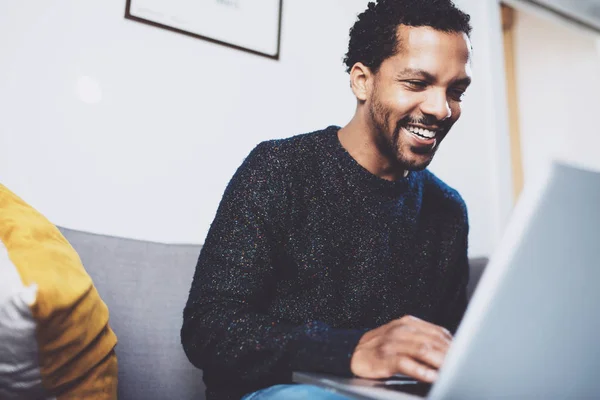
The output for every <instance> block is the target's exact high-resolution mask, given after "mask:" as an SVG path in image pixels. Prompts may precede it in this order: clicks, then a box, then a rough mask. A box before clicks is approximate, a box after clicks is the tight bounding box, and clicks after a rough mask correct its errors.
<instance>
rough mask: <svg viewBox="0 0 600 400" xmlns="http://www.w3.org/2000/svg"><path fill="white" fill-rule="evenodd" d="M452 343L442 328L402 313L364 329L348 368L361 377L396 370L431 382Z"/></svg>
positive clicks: (384, 376)
mask: <svg viewBox="0 0 600 400" xmlns="http://www.w3.org/2000/svg"><path fill="white" fill-rule="evenodd" d="M451 343H452V335H451V334H450V332H448V330H446V329H445V328H442V327H441V326H437V325H434V324H431V323H429V322H426V321H423V320H421V319H419V318H416V317H412V316H405V317H402V318H400V319H397V320H394V321H392V322H390V323H388V324H385V325H383V326H380V327H379V328H376V329H373V330H371V331H369V332H367V333H365V334H364V335H363V336H362V338H361V339H360V341H359V342H358V345H357V346H356V348H355V349H354V354H353V355H352V360H351V361H350V369H351V370H352V373H353V374H354V375H356V376H359V377H362V378H371V379H377V378H387V377H390V376H392V375H394V374H398V373H399V374H404V375H408V376H410V377H412V378H415V379H417V380H420V381H423V382H429V383H433V382H434V381H435V380H436V379H437V375H438V373H437V371H438V369H439V368H440V367H441V366H442V363H443V362H444V359H445V357H446V353H447V352H448V348H449V347H450V344H451Z"/></svg>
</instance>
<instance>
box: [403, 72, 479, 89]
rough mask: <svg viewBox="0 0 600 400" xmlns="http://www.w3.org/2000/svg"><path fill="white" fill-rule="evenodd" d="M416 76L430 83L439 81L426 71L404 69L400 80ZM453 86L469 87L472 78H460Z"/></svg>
mask: <svg viewBox="0 0 600 400" xmlns="http://www.w3.org/2000/svg"><path fill="white" fill-rule="evenodd" d="M414 76H420V77H421V78H423V79H425V80H427V81H430V82H435V81H437V78H436V77H435V76H433V75H432V74H430V73H429V72H427V71H424V70H422V69H416V68H404V69H403V70H402V71H400V73H399V74H398V78H399V79H406V78H410V77H414ZM452 84H453V85H457V86H459V85H463V86H469V85H470V84H471V78H469V77H468V76H467V77H465V78H460V79H457V80H455V81H453V82H452Z"/></svg>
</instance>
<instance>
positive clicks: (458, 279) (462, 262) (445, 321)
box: [440, 198, 469, 334]
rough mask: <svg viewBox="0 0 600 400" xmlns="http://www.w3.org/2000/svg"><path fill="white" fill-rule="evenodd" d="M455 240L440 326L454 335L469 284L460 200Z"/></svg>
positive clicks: (466, 225) (465, 227)
mask: <svg viewBox="0 0 600 400" xmlns="http://www.w3.org/2000/svg"><path fill="white" fill-rule="evenodd" d="M456 221H457V222H456V223H457V225H456V232H457V234H456V239H455V241H454V248H453V257H452V259H451V262H450V264H449V267H450V268H451V270H450V273H449V277H450V279H448V285H447V286H446V292H445V294H444V296H443V301H442V311H441V318H440V319H441V321H442V322H441V325H442V326H444V327H445V328H447V329H448V330H449V331H450V332H452V333H453V334H454V333H456V330H457V329H458V325H459V324H460V322H461V320H462V318H463V316H464V313H465V311H466V309H467V303H468V300H467V285H468V283H469V257H468V236H469V222H468V216H467V208H466V205H465V203H464V201H463V200H462V198H461V199H460V214H459V217H458V218H457V220H456Z"/></svg>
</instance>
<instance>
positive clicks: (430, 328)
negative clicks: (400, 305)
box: [399, 315, 452, 342]
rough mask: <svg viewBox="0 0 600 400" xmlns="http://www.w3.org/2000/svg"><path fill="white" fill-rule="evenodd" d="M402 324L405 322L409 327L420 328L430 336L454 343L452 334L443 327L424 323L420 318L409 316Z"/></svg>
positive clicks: (402, 319) (401, 320)
mask: <svg viewBox="0 0 600 400" xmlns="http://www.w3.org/2000/svg"><path fill="white" fill-rule="evenodd" d="M399 321H400V322H405V323H406V324H408V325H411V326H414V327H416V328H419V329H420V330H422V331H425V332H427V333H429V334H430V335H434V336H439V337H440V338H443V340H445V341H449V342H452V334H451V333H450V331H448V329H446V328H444V327H443V326H439V325H435V324H432V323H431V322H427V321H424V320H422V319H420V318H417V317H413V316H412V315H407V316H405V317H402V318H401V319H400V320H399Z"/></svg>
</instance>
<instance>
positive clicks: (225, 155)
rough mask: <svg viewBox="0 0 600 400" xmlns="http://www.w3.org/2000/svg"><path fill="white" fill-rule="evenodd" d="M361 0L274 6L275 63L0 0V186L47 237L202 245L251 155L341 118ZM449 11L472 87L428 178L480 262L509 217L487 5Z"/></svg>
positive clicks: (499, 87)
mask: <svg viewBox="0 0 600 400" xmlns="http://www.w3.org/2000/svg"><path fill="white" fill-rule="evenodd" d="M366 3H367V1H366V0H286V1H284V15H283V31H282V45H281V59H280V61H278V62H276V61H272V60H269V59H265V58H262V57H257V56H254V55H250V54H246V53H243V52H240V51H236V50H233V49H230V48H226V47H222V46H218V45H214V44H211V43H208V42H206V41H202V40H197V39H193V38H189V37H186V36H183V35H179V34H175V33H172V32H168V31H165V30H160V29H157V28H154V27H150V26H147V25H143V24H139V23H136V22H133V21H129V20H125V19H124V18H123V14H124V4H125V1H124V0H102V1H100V0H95V1H85V2H83V1H79V0H30V1H26V2H25V1H16V0H13V1H2V2H0V49H1V50H2V56H1V59H0V60H1V61H0V110H2V111H1V113H2V117H1V118H0V181H1V182H3V183H4V184H5V185H7V186H9V187H10V188H11V189H12V190H14V191H15V192H17V193H18V194H19V195H20V196H22V197H23V198H25V200H27V201H29V202H30V203H32V204H33V205H34V206H35V207H37V208H38V209H39V210H40V211H42V212H43V213H44V214H46V215H47V216H48V217H49V218H50V219H51V220H52V221H54V222H55V223H57V224H60V225H63V226H67V227H71V228H76V229H84V230H88V231H93V232H99V233H107V234H116V235H121V236H127V237H135V238H142V239H150V240H157V241H166V242H193V243H198V242H202V241H203V239H204V237H205V235H206V232H207V230H208V228H209V225H210V222H211V221H212V218H213V217H214V213H215V211H216V208H217V205H218V202H219V200H220V198H221V195H222V192H223V189H224V188H225V185H226V184H227V182H228V180H229V178H230V177H231V175H232V174H233V173H234V171H235V169H236V168H237V166H238V165H239V164H240V162H241V161H242V160H243V158H244V157H245V156H246V155H247V153H248V152H249V151H250V150H251V149H252V147H253V146H254V145H255V144H257V143H258V142H259V141H261V140H265V139H269V138H278V137H288V136H291V135H294V134H297V133H303V132H307V131H311V130H316V129H321V128H323V127H325V126H327V125H330V124H338V125H344V124H345V123H346V122H347V121H348V120H349V119H350V118H351V116H352V114H353V111H354V106H355V100H354V98H353V95H352V93H351V91H350V89H349V87H348V76H347V74H345V72H344V67H343V65H342V63H341V60H342V58H343V55H344V53H345V50H346V47H347V35H348V30H349V28H350V26H351V25H352V23H353V21H354V19H355V16H356V14H357V13H358V12H360V11H362V10H363V8H364V7H365V5H366ZM458 3H459V4H463V5H464V6H465V8H466V9H467V11H469V12H471V13H472V15H473V18H474V25H475V34H474V40H473V41H474V46H475V59H474V70H475V84H474V86H473V88H472V90H471V93H470V94H469V95H468V99H467V100H466V101H465V111H464V113H463V119H462V121H461V122H459V125H457V127H456V128H455V129H454V132H453V133H452V135H451V136H449V137H448V139H447V140H446V141H445V142H444V146H443V147H444V148H443V149H442V150H440V152H439V153H438V156H437V160H436V161H435V162H434V164H433V165H432V169H433V170H434V172H436V173H438V175H440V176H441V177H442V178H443V179H445V180H446V181H447V182H448V183H449V184H451V185H452V186H454V187H456V188H457V189H459V190H460V191H461V193H462V194H463V196H464V197H465V199H466V201H467V205H468V207H469V210H470V218H471V254H472V255H480V254H489V252H490V251H491V249H492V248H493V245H494V243H495V241H496V240H497V237H498V235H499V232H501V229H502V227H503V223H504V220H505V218H506V216H507V214H508V212H509V210H510V200H507V199H506V196H505V194H506V192H507V188H509V187H510V183H509V182H508V181H507V177H508V176H509V175H508V173H507V170H506V165H507V164H506V163H507V160H508V155H507V153H506V143H505V136H506V135H505V132H506V126H505V125H506V124H505V111H504V106H503V105H504V93H503V84H502V78H503V76H502V74H501V71H500V74H498V66H499V65H502V62H501V46H500V42H499V37H500V36H499V35H500V28H499V20H498V15H497V4H496V2H495V0H489V1H481V0H463V1H459V2H458ZM78 82H79V84H80V85H82V86H83V90H84V93H83V94H84V100H86V101H94V100H98V99H99V98H100V94H101V100H100V102H98V103H96V104H89V103H86V102H84V101H82V100H81V98H80V95H79V94H78V90H81V89H82V88H79V89H78V86H77V85H78ZM96 84H97V86H96ZM86 96H87V97H86ZM508 199H510V196H509V197H508Z"/></svg>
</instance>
